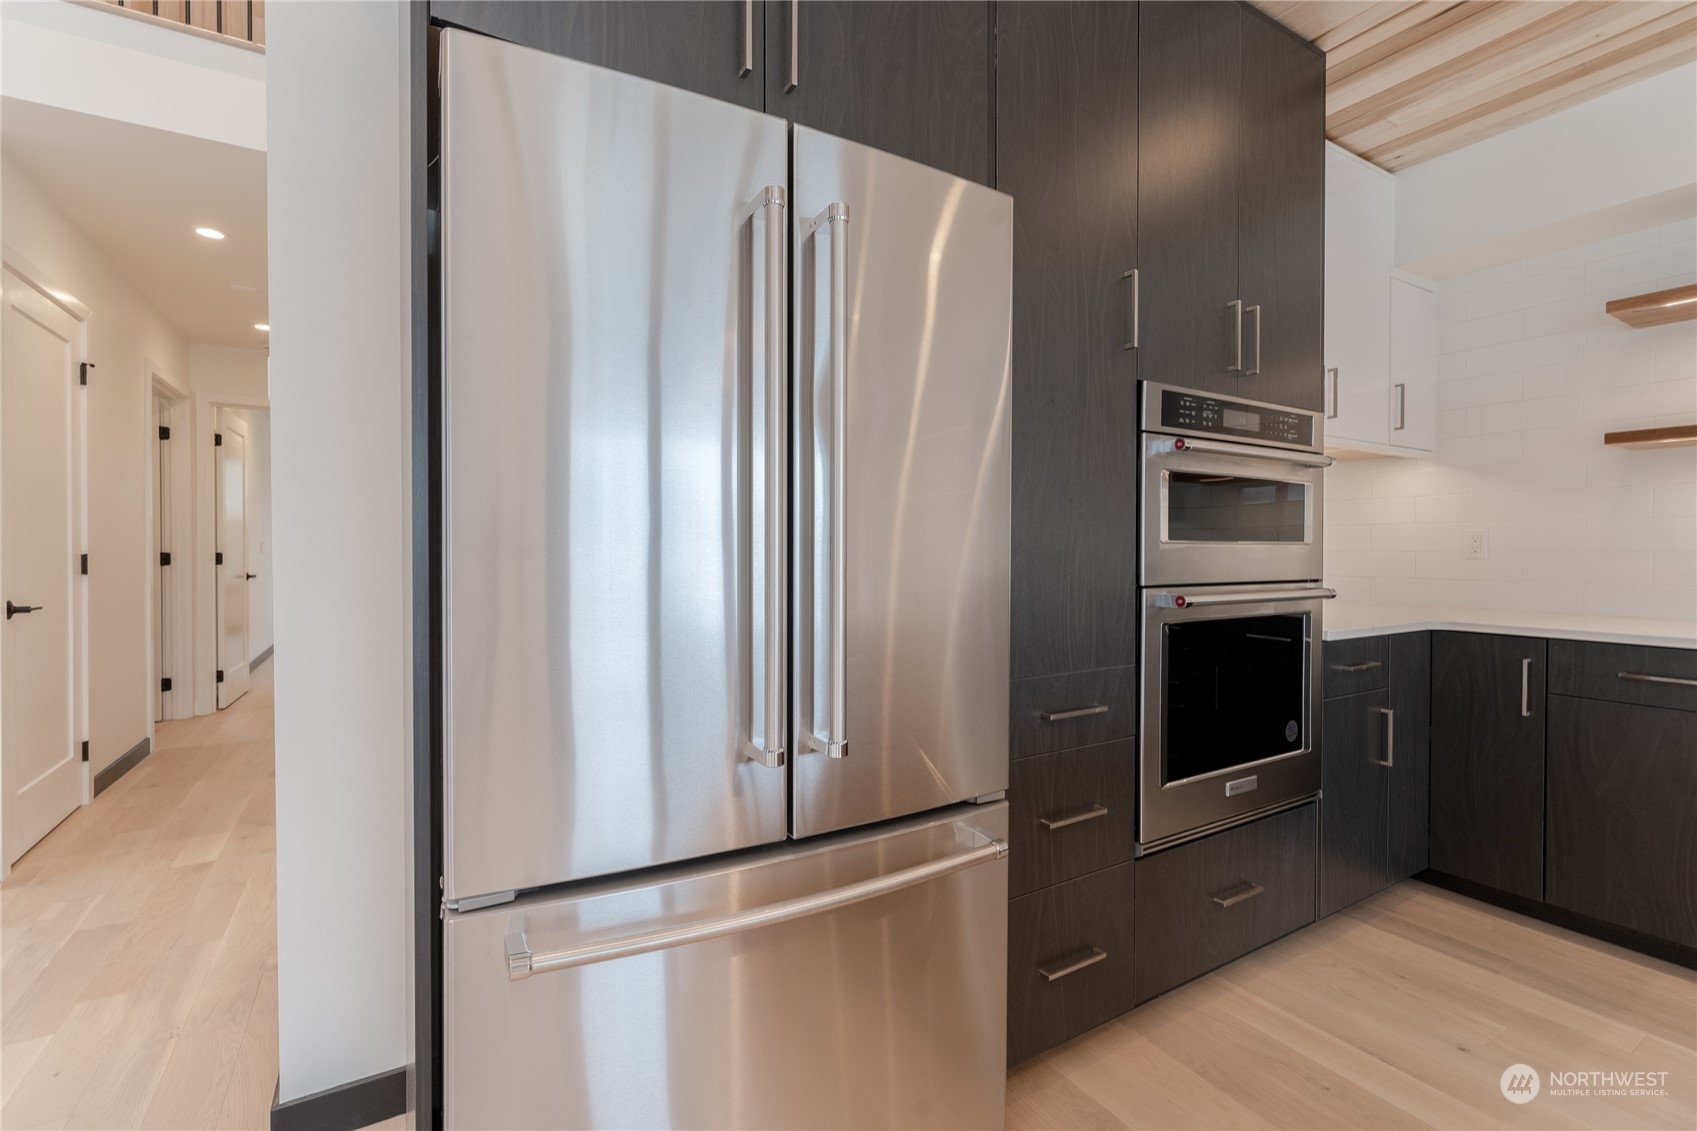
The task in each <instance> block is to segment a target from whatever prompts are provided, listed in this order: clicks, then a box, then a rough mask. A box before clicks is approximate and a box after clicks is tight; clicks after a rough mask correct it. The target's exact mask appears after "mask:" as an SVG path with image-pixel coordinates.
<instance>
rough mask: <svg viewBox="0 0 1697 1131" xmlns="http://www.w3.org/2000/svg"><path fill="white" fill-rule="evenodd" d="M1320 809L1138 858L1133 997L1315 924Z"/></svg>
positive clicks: (1281, 816)
mask: <svg viewBox="0 0 1697 1131" xmlns="http://www.w3.org/2000/svg"><path fill="white" fill-rule="evenodd" d="M1314 858H1315V807H1314V806H1312V805H1304V806H1302V807H1301V808H1300V809H1292V810H1290V811H1288V812H1285V813H1280V814H1278V815H1276V816H1272V817H1266V818H1264V819H1262V820H1259V821H1256V822H1255V823H1253V824H1249V825H1243V826H1240V827H1239V828H1235V829H1229V830H1227V831H1226V832H1223V833H1219V834H1217V835H1215V836H1211V837H1208V838H1207V839H1206V840H1198V841H1193V842H1191V843H1190V844H1182V845H1179V846H1178V847H1177V848H1171V849H1168V850H1167V851H1165V852H1158V853H1156V854H1154V855H1153V856H1145V857H1143V858H1142V859H1141V860H1139V861H1137V864H1136V865H1135V866H1136V869H1137V884H1136V899H1135V900H1134V901H1133V902H1134V903H1135V905H1136V910H1135V912H1134V914H1133V918H1132V921H1133V926H1134V928H1135V933H1136V942H1135V944H1134V946H1133V953H1134V954H1135V955H1136V983H1137V987H1136V988H1137V1000H1138V1001H1147V1000H1148V999H1150V998H1152V997H1154V996H1156V995H1157V994H1162V993H1165V992H1166V991H1168V990H1170V989H1172V988H1173V987H1174V986H1177V985H1179V984H1181V983H1183V982H1187V981H1189V980H1190V979H1192V978H1194V977H1196V976H1197V975H1198V974H1204V973H1206V972H1207V971H1209V970H1212V969H1213V968H1214V967H1216V966H1221V965H1224V964H1225V963H1227V962H1230V961H1231V960H1232V959H1234V958H1238V957H1240V956H1242V955H1245V954H1248V953H1249V952H1250V951H1252V950H1254V949H1255V948H1256V947H1258V946H1261V945H1262V944H1263V943H1268V942H1271V941H1272V940H1274V939H1276V938H1278V937H1279V936H1280V935H1284V934H1288V933H1290V932H1291V931H1294V930H1296V929H1297V928H1298V927H1301V926H1303V925H1304V924H1307V923H1312V922H1313V921H1314V872H1315V868H1314Z"/></svg>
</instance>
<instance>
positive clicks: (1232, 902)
mask: <svg viewBox="0 0 1697 1131" xmlns="http://www.w3.org/2000/svg"><path fill="white" fill-rule="evenodd" d="M1266 890H1267V889H1266V888H1264V887H1262V886H1261V885H1260V884H1247V883H1246V884H1244V885H1243V886H1242V887H1240V888H1238V889H1237V890H1235V891H1233V892H1232V893H1231V894H1229V895H1216V896H1215V897H1214V902H1215V903H1217V904H1219V905H1220V906H1221V907H1236V906H1237V905H1238V904H1240V903H1242V902H1243V901H1244V900H1246V899H1254V898H1255V897H1256V896H1258V895H1260V894H1261V893H1262V892H1264V891H1266Z"/></svg>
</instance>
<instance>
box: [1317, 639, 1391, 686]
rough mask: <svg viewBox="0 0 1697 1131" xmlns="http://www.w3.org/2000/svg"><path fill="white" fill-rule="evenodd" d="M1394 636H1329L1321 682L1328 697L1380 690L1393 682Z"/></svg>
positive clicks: (1321, 668) (1322, 665)
mask: <svg viewBox="0 0 1697 1131" xmlns="http://www.w3.org/2000/svg"><path fill="white" fill-rule="evenodd" d="M1390 658H1391V654H1390V638H1389V637H1387V636H1358V637H1356V638H1355V639H1353V640H1327V641H1326V642H1325V643H1324V644H1323V645H1322V647H1321V651H1320V671H1321V677H1320V678H1321V683H1322V686H1323V687H1324V688H1325V697H1326V698H1327V699H1340V698H1342V697H1343V696H1345V695H1359V694H1361V693H1362V692H1363V691H1377V690H1379V689H1380V688H1381V687H1384V686H1386V685H1387V684H1388V683H1389V682H1390Z"/></svg>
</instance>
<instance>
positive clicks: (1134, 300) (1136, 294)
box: [1120, 267, 1143, 350]
mask: <svg viewBox="0 0 1697 1131" xmlns="http://www.w3.org/2000/svg"><path fill="white" fill-rule="evenodd" d="M1120 278H1122V279H1130V280H1131V298H1130V299H1129V300H1128V301H1129V302H1130V303H1131V340H1130V341H1129V342H1127V343H1126V344H1125V345H1123V346H1121V347H1120V348H1121V349H1128V350H1134V349H1136V348H1137V346H1138V342H1139V341H1140V340H1141V339H1142V337H1143V314H1142V308H1143V296H1142V294H1141V293H1140V291H1141V286H1140V285H1139V282H1138V276H1137V268H1135V267H1133V268H1132V269H1131V270H1130V271H1127V272H1126V273H1125V274H1124V275H1121V276H1120Z"/></svg>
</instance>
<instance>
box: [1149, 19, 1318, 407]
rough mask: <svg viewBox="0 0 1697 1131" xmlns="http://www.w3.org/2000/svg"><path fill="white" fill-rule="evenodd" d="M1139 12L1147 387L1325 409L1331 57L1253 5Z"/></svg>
mask: <svg viewBox="0 0 1697 1131" xmlns="http://www.w3.org/2000/svg"><path fill="white" fill-rule="evenodd" d="M1140 9H1141V13H1140V14H1141V30H1140V40H1139V47H1140V50H1139V56H1138V71H1139V76H1140V87H1139V96H1138V106H1139V117H1140V128H1141V138H1140V150H1139V158H1138V223H1139V229H1140V242H1139V247H1138V263H1139V268H1140V270H1141V272H1142V289H1143V336H1142V342H1141V348H1140V353H1141V359H1140V366H1141V376H1142V377H1143V378H1144V379H1146V380H1152V381H1162V382H1165V383H1168V384H1173V385H1183V386H1186V387H1189V388H1196V389H1203V390H1206V391H1209V392H1215V393H1222V394H1226V395H1234V396H1240V397H1247V398H1249V399H1252V400H1261V401H1270V402H1273V403H1277V404H1289V405H1296V406H1299V407H1303V408H1312V409H1317V408H1320V407H1321V406H1322V404H1323V395H1324V394H1323V380H1322V362H1321V347H1322V329H1323V328H1322V314H1323V301H1324V295H1323V289H1324V248H1325V234H1324V224H1325V148H1324V146H1325V105H1324V103H1325V60H1324V57H1323V56H1322V55H1321V53H1320V52H1319V51H1317V50H1316V49H1315V48H1313V47H1312V46H1311V45H1309V44H1307V43H1305V42H1303V41H1302V40H1300V39H1299V38H1297V37H1296V36H1294V35H1292V34H1291V33H1290V32H1289V31H1287V30H1286V29H1284V28H1282V27H1280V26H1278V25H1277V24H1276V23H1274V22H1273V21H1271V20H1269V19H1267V18H1266V17H1264V16H1262V15H1261V14H1259V13H1258V12H1256V11H1254V10H1253V9H1251V8H1249V7H1248V6H1247V5H1237V4H1217V3H1196V2H1184V0H1173V2H1165V3H1159V4H1144V5H1140ZM1234 304H1235V305H1234Z"/></svg>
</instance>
